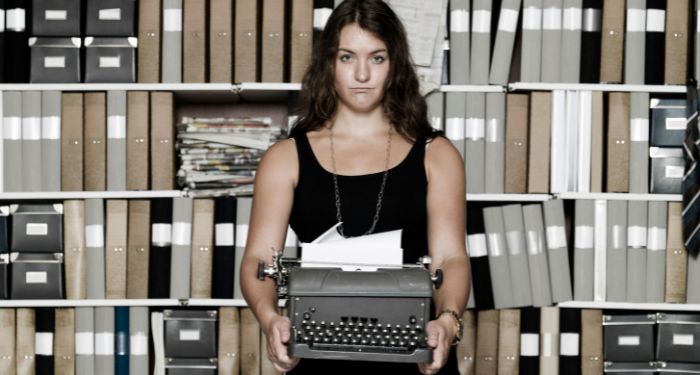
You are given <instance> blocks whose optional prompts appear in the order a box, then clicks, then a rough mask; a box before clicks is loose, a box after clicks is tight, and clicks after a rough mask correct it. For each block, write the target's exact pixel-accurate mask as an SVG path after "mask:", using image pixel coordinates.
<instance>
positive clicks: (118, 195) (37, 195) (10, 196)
mask: <svg viewBox="0 0 700 375" xmlns="http://www.w3.org/2000/svg"><path fill="white" fill-rule="evenodd" d="M181 196H183V193H182V191H181V190H144V191H49V192H11V193H0V200H35V199H44V200H58V199H61V200H62V199H87V198H103V199H128V198H176V197H181Z"/></svg>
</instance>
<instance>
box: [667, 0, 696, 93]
mask: <svg viewBox="0 0 700 375" xmlns="http://www.w3.org/2000/svg"><path fill="white" fill-rule="evenodd" d="M689 10H690V7H689V5H688V0H673V1H668V2H666V32H665V34H666V43H665V47H666V48H665V56H664V62H665V64H664V84H667V85H685V84H686V82H687V79H688V35H689V34H690V27H689V21H690V17H688V11H689Z"/></svg>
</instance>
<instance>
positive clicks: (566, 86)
mask: <svg viewBox="0 0 700 375" xmlns="http://www.w3.org/2000/svg"><path fill="white" fill-rule="evenodd" d="M508 90H509V91H519V90H522V91H548V90H581V91H617V92H652V93H678V94H684V93H685V92H686V87H685V86H672V85H624V84H594V83H539V82H514V83H510V84H508Z"/></svg>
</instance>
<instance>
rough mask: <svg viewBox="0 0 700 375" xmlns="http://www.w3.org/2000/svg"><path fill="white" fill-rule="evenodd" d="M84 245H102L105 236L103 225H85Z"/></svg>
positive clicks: (103, 244)
mask: <svg viewBox="0 0 700 375" xmlns="http://www.w3.org/2000/svg"><path fill="white" fill-rule="evenodd" d="M85 246H87V247H104V246H105V236H104V226H103V225H101V224H92V225H86V226H85Z"/></svg>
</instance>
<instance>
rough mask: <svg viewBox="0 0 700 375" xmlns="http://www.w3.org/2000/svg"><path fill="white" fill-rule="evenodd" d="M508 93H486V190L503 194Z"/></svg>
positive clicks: (486, 191)
mask: <svg viewBox="0 0 700 375" xmlns="http://www.w3.org/2000/svg"><path fill="white" fill-rule="evenodd" d="M505 124H506V94H504V93H496V92H490V93H487V94H486V139H485V141H486V142H485V149H486V150H485V157H484V163H485V165H484V169H485V170H486V171H488V173H484V192H485V193H492V194H502V193H503V191H504V190H505V182H504V181H505V176H504V173H505V160H504V159H505V152H506V151H505V133H506V132H505Z"/></svg>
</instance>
